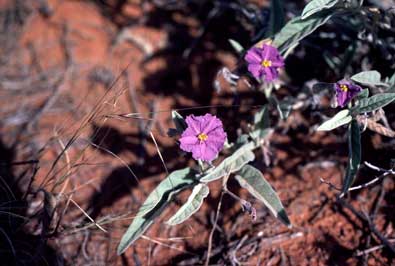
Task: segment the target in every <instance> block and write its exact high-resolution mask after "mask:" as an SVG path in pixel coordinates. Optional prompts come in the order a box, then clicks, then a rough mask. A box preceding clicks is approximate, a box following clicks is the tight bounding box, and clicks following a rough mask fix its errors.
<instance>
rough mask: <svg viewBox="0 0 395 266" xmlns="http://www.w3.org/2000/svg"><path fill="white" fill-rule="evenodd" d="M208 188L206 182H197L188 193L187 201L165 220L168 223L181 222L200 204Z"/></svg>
mask: <svg viewBox="0 0 395 266" xmlns="http://www.w3.org/2000/svg"><path fill="white" fill-rule="evenodd" d="M209 192H210V190H209V188H208V186H207V185H206V184H203V183H199V184H197V185H196V186H195V187H194V188H193V190H192V193H191V195H189V197H188V200H187V202H186V203H185V204H184V205H182V206H181V208H180V209H178V211H177V212H176V213H175V214H174V215H173V216H172V217H171V218H170V219H169V220H168V221H167V222H166V223H167V224H168V225H176V224H180V223H183V222H184V221H185V220H187V219H188V218H189V217H191V216H192V214H194V213H195V212H197V211H198V210H199V209H200V206H202V203H203V200H204V199H205V198H206V197H207V195H208V194H209Z"/></svg>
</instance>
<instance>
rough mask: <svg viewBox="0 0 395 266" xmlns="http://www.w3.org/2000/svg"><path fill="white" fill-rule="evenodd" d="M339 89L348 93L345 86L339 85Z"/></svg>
mask: <svg viewBox="0 0 395 266" xmlns="http://www.w3.org/2000/svg"><path fill="white" fill-rule="evenodd" d="M340 89H341V90H342V91H344V92H348V86H347V85H345V84H342V85H340Z"/></svg>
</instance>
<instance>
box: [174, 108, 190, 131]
mask: <svg viewBox="0 0 395 266" xmlns="http://www.w3.org/2000/svg"><path fill="white" fill-rule="evenodd" d="M171 118H172V119H173V123H174V125H175V126H176V129H177V131H178V132H179V133H182V132H184V130H185V129H186V128H187V127H188V125H187V123H186V122H185V120H184V118H183V117H182V115H180V114H179V113H178V112H177V111H175V110H173V111H171Z"/></svg>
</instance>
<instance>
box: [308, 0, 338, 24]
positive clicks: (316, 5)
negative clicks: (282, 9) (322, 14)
mask: <svg viewBox="0 0 395 266" xmlns="http://www.w3.org/2000/svg"><path fill="white" fill-rule="evenodd" d="M338 2H339V0H312V1H310V2H309V3H308V4H307V5H306V6H305V7H304V9H303V11H302V16H301V18H302V19H306V18H308V17H310V16H312V15H314V14H315V13H317V12H319V11H321V10H323V9H328V8H331V7H333V6H335V5H336V4H337V3H338Z"/></svg>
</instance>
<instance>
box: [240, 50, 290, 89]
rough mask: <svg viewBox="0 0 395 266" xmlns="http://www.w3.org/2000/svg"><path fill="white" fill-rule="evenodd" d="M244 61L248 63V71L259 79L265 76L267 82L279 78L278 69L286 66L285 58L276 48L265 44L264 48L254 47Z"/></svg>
mask: <svg viewBox="0 0 395 266" xmlns="http://www.w3.org/2000/svg"><path fill="white" fill-rule="evenodd" d="M244 59H245V60H246V61H247V62H248V71H250V72H251V74H252V75H253V76H254V77H255V78H257V79H261V78H262V77H263V76H265V81H268V82H270V81H272V80H275V79H277V78H278V69H279V68H280V67H283V66H284V58H283V57H282V56H281V55H280V53H279V52H278V50H277V48H276V47H273V46H271V45H268V44H264V45H263V46H262V48H258V47H252V48H251V49H250V50H248V52H247V54H246V56H245V57H244Z"/></svg>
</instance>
